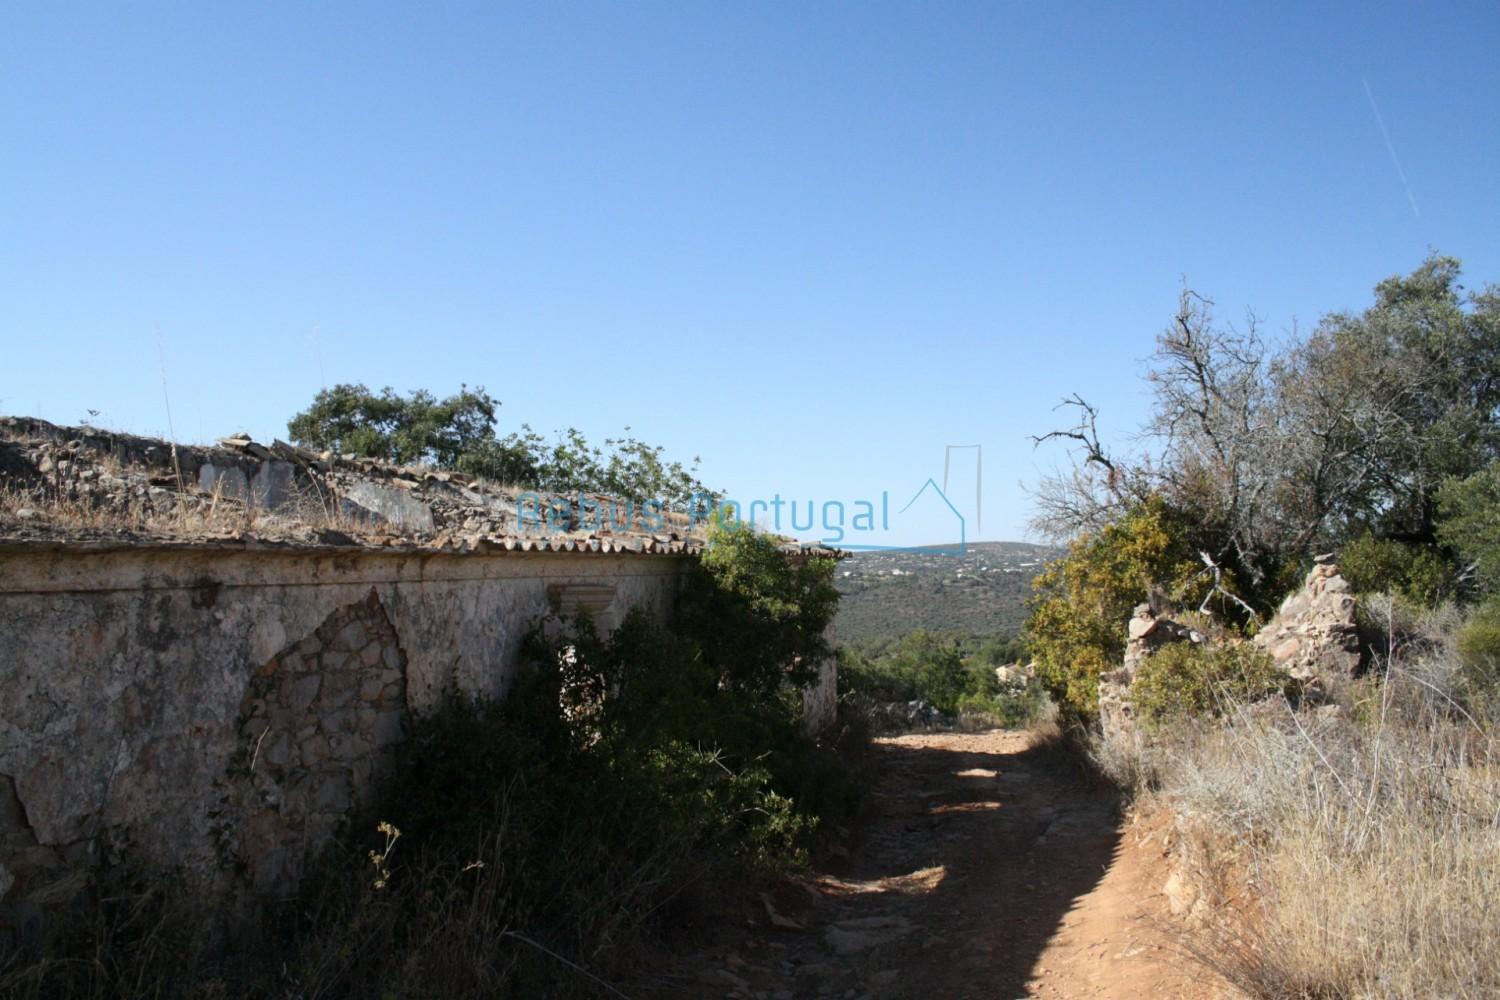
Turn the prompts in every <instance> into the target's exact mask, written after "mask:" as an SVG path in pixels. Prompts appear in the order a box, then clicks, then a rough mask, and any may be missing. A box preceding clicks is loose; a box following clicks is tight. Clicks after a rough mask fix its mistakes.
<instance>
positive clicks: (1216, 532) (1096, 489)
mask: <svg viewBox="0 0 1500 1000" xmlns="http://www.w3.org/2000/svg"><path fill="white" fill-rule="evenodd" d="M1459 275H1460V270H1459V264H1458V262H1457V261H1456V260H1453V259H1452V258H1448V257H1441V256H1437V255H1434V256H1432V257H1429V258H1428V259H1427V260H1426V261H1425V262H1424V263H1423V264H1422V265H1421V267H1419V268H1418V269H1417V270H1416V271H1414V272H1413V273H1412V274H1410V275H1407V276H1404V277H1393V278H1389V279H1387V280H1385V281H1383V282H1381V283H1380V284H1379V285H1378V286H1377V287H1376V289H1375V303H1374V305H1372V306H1371V307H1370V308H1368V309H1366V310H1365V311H1364V312H1361V313H1358V314H1346V313H1334V314H1331V315H1329V316H1327V317H1325V318H1324V319H1323V320H1322V322H1320V323H1319V324H1318V326H1317V328H1316V329H1315V330H1314V331H1313V333H1312V334H1311V335H1310V336H1307V337H1304V338H1299V337H1296V336H1295V335H1294V336H1293V337H1291V338H1290V340H1289V342H1288V343H1286V344H1284V345H1272V344H1268V343H1266V342H1265V341H1264V340H1263V339H1262V338H1261V337H1260V335H1259V333H1258V330H1257V327H1256V322H1255V319H1254V317H1251V318H1250V320H1249V322H1248V324H1247V326H1246V328H1245V329H1244V330H1243V331H1240V330H1236V329H1234V328H1232V327H1224V326H1222V325H1220V324H1219V323H1217V322H1216V321H1215V319H1214V316H1213V312H1212V306H1213V303H1212V302H1211V301H1209V300H1208V299H1205V298H1203V297H1201V296H1199V295H1196V294H1195V293H1193V292H1191V291H1184V292H1183V294H1182V296H1181V299H1180V301H1179V305H1178V310H1177V314H1176V316H1175V317H1174V319H1173V322H1172V324H1171V325H1170V326H1169V327H1168V328H1167V329H1166V330H1165V331H1164V332H1163V333H1162V334H1161V335H1160V336H1159V337H1158V338H1157V349H1156V352H1155V354H1154V355H1153V358H1152V367H1151V370H1150V373H1149V375H1148V376H1147V377H1148V380H1149V381H1150V382H1151V384H1152V387H1153V389H1154V393H1155V401H1154V405H1153V408H1152V415H1151V419H1150V420H1149V421H1148V423H1147V425H1146V427H1145V435H1144V439H1145V442H1146V445H1145V448H1144V450H1143V452H1142V453H1141V454H1140V455H1137V456H1133V457H1126V458H1121V457H1117V456H1114V455H1110V454H1107V453H1106V452H1105V450H1104V449H1103V447H1102V446H1101V445H1100V443H1099V437H1098V433H1097V431H1096V423H1097V416H1098V414H1097V412H1096V411H1095V410H1094V408H1093V407H1091V406H1090V405H1089V404H1088V403H1087V402H1086V401H1084V400H1083V399H1082V398H1081V397H1078V396H1074V397H1073V398H1072V399H1070V400H1069V401H1068V403H1069V405H1071V406H1073V407H1074V408H1075V409H1076V410H1077V411H1078V412H1079V413H1080V414H1081V419H1080V421H1079V422H1078V424H1076V425H1075V426H1073V427H1071V428H1067V429H1064V430H1061V431H1053V432H1051V433H1049V434H1045V435H1042V436H1041V437H1039V438H1037V439H1035V440H1037V441H1038V442H1039V443H1040V442H1042V441H1048V440H1054V439H1064V440H1072V441H1075V442H1077V447H1076V448H1075V452H1074V461H1073V466H1072V469H1071V470H1069V471H1068V472H1066V473H1064V474H1062V475H1058V476H1053V477H1050V478H1048V479H1047V480H1044V482H1043V483H1042V485H1041V487H1040V488H1039V489H1038V491H1037V502H1038V508H1039V509H1038V514H1037V517H1036V519H1035V524H1036V526H1037V527H1039V528H1041V529H1042V530H1043V531H1044V532H1046V533H1048V534H1050V535H1052V536H1055V537H1056V536H1061V537H1072V536H1074V535H1077V534H1082V533H1097V532H1098V531H1099V530H1101V528H1102V527H1103V526H1105V525H1107V524H1109V523H1111V522H1112V521H1114V520H1115V519H1118V518H1119V517H1121V516H1122V515H1123V513H1124V512H1125V511H1126V510H1129V509H1131V507H1132V506H1133V505H1135V504H1138V503H1139V502H1140V500H1141V498H1142V497H1143V496H1148V495H1151V494H1160V495H1161V496H1162V497H1164V498H1165V499H1166V500H1167V501H1168V502H1169V503H1170V504H1171V505H1172V506H1173V507H1174V508H1176V509H1178V510H1180V511H1183V512H1184V513H1185V514H1186V515H1188V517H1187V520H1188V522H1189V523H1191V524H1192V525H1193V529H1192V530H1193V533H1194V536H1195V538H1194V544H1195V546H1196V547H1197V548H1198V551H1199V552H1200V555H1201V558H1202V559H1203V560H1204V561H1205V562H1207V563H1209V564H1211V565H1212V566H1213V567H1217V568H1218V571H1219V572H1228V573H1232V574H1234V575H1236V576H1237V577H1238V578H1239V580H1240V581H1241V585H1242V586H1244V587H1246V588H1248V592H1247V593H1246V595H1245V596H1246V597H1247V599H1248V601H1249V603H1250V604H1251V605H1256V606H1262V607H1263V606H1265V604H1266V603H1267V602H1268V601H1274V599H1275V598H1276V597H1277V596H1279V595H1278V593H1277V590H1278V588H1279V587H1280V586H1282V585H1284V583H1285V581H1286V578H1287V574H1288V567H1289V565H1291V564H1294V563H1297V562H1298V561H1300V560H1303V559H1305V558H1306V557H1307V556H1308V555H1309V554H1310V552H1311V551H1314V550H1320V549H1330V548H1338V547H1340V546H1341V545H1343V544H1344V543H1346V542H1348V541H1350V540H1352V539H1354V538H1358V537H1361V536H1363V535H1365V534H1373V535H1375V536H1377V537H1388V538H1394V539H1398V540H1400V541H1403V542H1407V543H1415V544H1419V545H1428V546H1430V545H1432V544H1433V543H1434V542H1435V540H1436V537H1437V535H1436V527H1437V513H1438V506H1437V495H1438V489H1439V487H1440V486H1441V484H1442V483H1443V482H1444V481H1445V480H1446V479H1448V478H1449V477H1452V476H1467V475H1471V474H1473V473H1474V472H1476V471H1478V470H1479V469H1481V468H1483V467H1484V465H1485V463H1487V462H1489V461H1490V460H1492V459H1494V458H1496V457H1497V456H1500V292H1497V291H1496V290H1494V289H1487V290H1486V291H1484V292H1482V293H1479V294H1473V293H1468V294H1466V293H1465V292H1464V290H1463V288H1462V286H1461V285H1460V284H1459V283H1458V278H1459Z"/></svg>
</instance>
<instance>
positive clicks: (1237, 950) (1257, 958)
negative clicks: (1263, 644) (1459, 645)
mask: <svg viewBox="0 0 1500 1000" xmlns="http://www.w3.org/2000/svg"><path fill="white" fill-rule="evenodd" d="M1455 623H1456V618H1455V617H1454V616H1453V615H1452V614H1451V613H1450V614H1447V615H1446V616H1438V617H1437V618H1435V619H1434V621H1433V622H1431V623H1429V625H1436V626H1439V627H1432V628H1429V629H1428V631H1427V637H1426V641H1424V642H1420V643H1415V644H1413V645H1412V646H1410V647H1409V649H1408V651H1407V653H1405V654H1400V653H1398V654H1397V655H1396V657H1395V658H1394V659H1393V660H1391V661H1390V663H1389V667H1390V669H1389V673H1388V675H1387V679H1386V680H1385V682H1383V683H1379V684H1376V683H1373V682H1372V683H1370V684H1368V685H1366V686H1364V687H1362V688H1356V689H1355V690H1353V691H1352V692H1351V694H1352V695H1353V699H1352V700H1351V701H1350V702H1349V703H1348V704H1347V705H1345V706H1343V707H1342V711H1338V712H1332V711H1329V712H1325V713H1323V714H1321V715H1320V714H1319V713H1316V712H1299V713H1293V712H1292V711H1291V710H1290V709H1289V708H1286V707H1285V706H1281V707H1279V708H1276V707H1274V706H1269V707H1268V706H1257V707H1255V708H1254V709H1249V708H1241V709H1239V710H1237V711H1235V712H1233V713H1231V714H1230V716H1229V717H1228V718H1227V720H1226V721H1224V722H1223V723H1218V724H1214V725H1212V726H1207V725H1205V726H1199V727H1196V728H1194V727H1190V726H1185V727H1182V728H1180V729H1178V730H1177V731H1175V732H1174V733H1172V734H1170V735H1169V736H1168V737H1167V738H1165V739H1161V740H1157V741H1155V742H1153V743H1151V744H1147V745H1134V746H1119V745H1116V746H1099V747H1096V750H1095V755H1096V760H1097V761H1098V763H1099V766H1100V767H1101V769H1103V770H1106V771H1107V772H1109V773H1111V774H1112V775H1113V776H1114V777H1115V778H1116V779H1117V780H1120V781H1123V782H1127V783H1131V784H1132V785H1133V786H1134V787H1135V788H1137V789H1138V791H1139V793H1140V795H1141V801H1142V804H1143V805H1144V806H1145V807H1147V808H1150V807H1152V806H1161V807H1166V808H1169V809H1171V811H1172V812H1173V813H1174V814H1175V816H1176V818H1177V823H1178V828H1179V830H1180V831H1181V832H1182V833H1183V834H1185V836H1184V837H1182V838H1181V842H1182V843H1185V844H1188V845H1190V846H1191V848H1192V849H1191V850H1189V851H1188V857H1187V859H1186V860H1187V861H1188V863H1189V868H1190V870H1191V873H1192V874H1193V875H1194V876H1195V881H1196V882H1197V883H1198V885H1197V888H1198V889H1199V890H1200V891H1201V892H1203V893H1204V894H1205V895H1206V896H1207V897H1208V898H1209V899H1210V900H1212V901H1215V902H1217V903H1218V906H1217V907H1216V908H1214V909H1212V910H1211V915H1210V916H1209V918H1208V919H1207V920H1206V921H1205V922H1203V924H1202V925H1201V926H1200V927H1199V928H1198V930H1197V931H1196V932H1195V934H1194V936H1193V939H1192V940H1191V941H1190V942H1189V944H1190V946H1191V947H1192V948H1193V949H1194V950H1195V951H1196V952H1197V953H1198V954H1199V955H1200V956H1202V957H1203V958H1204V959H1205V960H1206V961H1208V962H1209V963H1210V964H1211V965H1213V966H1214V967H1216V968H1218V969H1219V970H1220V971H1221V972H1223V973H1224V974H1225V975H1226V976H1227V977H1228V978H1229V979H1230V980H1231V981H1233V982H1235V983H1236V984H1237V985H1239V986H1240V987H1241V988H1243V989H1245V990H1246V991H1247V992H1249V993H1250V994H1252V995H1255V996H1263V997H1412V998H1415V997H1438V996H1441V997H1494V996H1497V995H1500V949H1496V948H1495V947H1494V942H1496V941H1500V905H1497V903H1496V901H1497V900H1500V737H1497V734H1496V731H1495V730H1494V729H1493V728H1492V727H1490V726H1489V725H1487V724H1486V723H1485V722H1484V721H1483V720H1481V719H1476V718H1474V717H1473V715H1472V714H1471V713H1470V712H1468V711H1467V710H1466V708H1465V707H1464V706H1463V705H1462V704H1460V703H1459V702H1458V700H1456V699H1455V697H1454V696H1453V694H1452V690H1451V688H1450V686H1449V685H1450V682H1451V681H1452V678H1453V676H1454V672H1455V671H1454V667H1453V663H1454V658H1453V655H1452V645H1451V640H1452V636H1453V633H1454V631H1455V628H1454V625H1455ZM1236 895H1238V896H1241V897H1244V898H1245V899H1248V900H1249V902H1248V903H1245V904H1244V905H1240V904H1241V903H1243V900H1240V901H1238V902H1237V901H1236V900H1235V899H1234V898H1233V897H1235V896H1236Z"/></svg>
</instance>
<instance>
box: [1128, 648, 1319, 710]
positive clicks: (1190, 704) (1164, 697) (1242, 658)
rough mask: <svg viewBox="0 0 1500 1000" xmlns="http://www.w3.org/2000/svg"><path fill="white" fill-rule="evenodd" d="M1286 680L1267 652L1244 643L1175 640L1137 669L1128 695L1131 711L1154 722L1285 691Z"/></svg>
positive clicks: (1219, 708) (1287, 680)
mask: <svg viewBox="0 0 1500 1000" xmlns="http://www.w3.org/2000/svg"><path fill="white" fill-rule="evenodd" d="M1289 680H1290V679H1289V678H1288V677H1287V675H1286V674H1284V673H1282V672H1281V671H1280V670H1277V669H1276V666H1275V664H1274V663H1273V662H1272V660H1271V657H1270V656H1269V655H1267V654H1266V653H1265V652H1263V651H1262V650H1259V649H1257V648H1255V647H1254V646H1252V645H1250V644H1249V643H1238V644H1235V645H1206V644H1199V643H1191V642H1178V643H1173V644H1171V645H1169V646H1164V647H1162V648H1161V649H1158V650H1157V651H1156V652H1155V653H1153V654H1152V655H1151V656H1150V657H1149V658H1148V659H1147V660H1146V662H1145V663H1143V664H1141V666H1140V667H1139V669H1137V670H1136V674H1135V681H1134V683H1132V685H1131V688H1130V700H1131V704H1132V705H1133V706H1134V708H1135V712H1136V717H1137V718H1139V719H1141V720H1142V721H1143V722H1144V723H1145V724H1146V725H1148V726H1155V725H1157V724H1159V723H1162V722H1165V721H1167V720H1170V719H1176V718H1185V717H1194V716H1203V715H1219V714H1220V713H1221V712H1222V711H1223V709H1224V707H1225V706H1226V705H1228V704H1231V703H1234V702H1243V701H1255V700H1258V699H1260V698H1264V697H1266V696H1267V695H1271V694H1276V693H1277V692H1279V691H1284V690H1285V689H1286V687H1287V684H1288V682H1289Z"/></svg>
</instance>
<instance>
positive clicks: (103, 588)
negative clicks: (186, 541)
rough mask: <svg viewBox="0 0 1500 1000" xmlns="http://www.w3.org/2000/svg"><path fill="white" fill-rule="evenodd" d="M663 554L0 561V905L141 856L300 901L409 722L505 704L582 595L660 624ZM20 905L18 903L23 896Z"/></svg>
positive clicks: (214, 552)
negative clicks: (464, 707) (523, 666)
mask: <svg viewBox="0 0 1500 1000" xmlns="http://www.w3.org/2000/svg"><path fill="white" fill-rule="evenodd" d="M682 568H683V560H682V559H680V558H677V557H668V556H640V555H610V554H592V553H591V554H575V553H548V552H501V553H495V554H493V555H486V554H463V555H446V554H442V553H433V552H421V551H404V552H390V553H384V552H379V551H370V550H359V551H355V552H349V551H326V550H320V551H308V550H295V549H260V550H257V549H253V548H244V547H241V548H215V547H191V546H188V547H176V548H174V547H168V546H153V547H134V548H119V549H113V550H92V551H90V550H87V549H81V548H80V547H77V546H74V547H64V546H37V545H32V546H11V547H8V548H0V899H3V898H4V895H5V893H6V892H7V890H9V889H10V888H11V886H12V884H13V883H14V882H15V881H16V880H17V879H20V880H22V881H23V882H24V881H25V880H26V878H27V876H28V873H35V872H40V871H44V870H46V869H50V868H54V867H56V866H57V865H58V864H70V863H71V864H83V863H93V862H99V861H103V862H106V863H108V862H111V861H115V860H118V859H119V858H120V857H125V856H129V857H134V858H137V859H144V860H147V861H149V862H152V863H159V864H164V865H168V866H180V867H181V868H182V869H184V870H186V871H189V872H200V873H222V872H224V871H226V870H237V871H238V872H240V873H241V874H242V875H244V876H246V877H247V878H248V879H249V881H250V882H252V883H253V884H255V885H256V886H257V887H259V888H261V889H262V890H270V891H273V892H275V891H278V890H282V891H290V890H291V889H292V888H294V885H295V881H296V878H297V877H298V874H299V873H300V871H301V870H302V867H303V865H304V864H305V862H306V860H307V859H308V858H309V857H310V856H311V854H312V853H313V852H315V851H316V850H317V849H318V848H319V847H320V846H321V844H322V843H323V842H325V841H326V839H327V836H328V835H329V834H331V832H332V831H333V829H334V828H335V827H336V826H337V824H338V823H339V822H340V821H341V820H342V819H343V818H344V817H345V816H346V815H348V814H349V812H350V811H351V810H352V809H354V808H355V807H357V806H358V805H359V804H360V803H361V802H362V801H363V796H364V795H365V794H366V793H367V792H368V790H369V788H370V787H371V786H372V783H373V782H374V780H375V778H377V777H378V775H379V773H380V769H381V768H382V766H383V765H384V764H385V763H386V762H387V761H388V758H389V753H388V751H389V749H390V747H391V746H392V745H394V744H395V743H397V742H399V741H400V739H401V738H402V737H403V735H404V732H405V728H406V726H407V724H408V722H409V718H410V713H411V712H421V711H423V710H425V709H427V708H430V707H432V706H434V705H435V704H436V703H437V702H438V700H439V699H440V698H441V696H442V695H443V693H444V691H445V690H447V689H450V688H453V689H458V690H461V691H465V692H469V693H473V694H481V695H487V696H500V695H502V694H503V693H504V691H505V688H506V686H507V684H508V682H509V679H510V676H511V674H512V672H513V670H514V669H515V667H516V666H517V664H518V661H519V655H520V645H521V641H522V639H523V637H524V635H525V634H526V632H527V631H528V630H529V629H530V628H531V626H532V625H533V624H534V623H535V622H537V621H538V620H539V619H541V618H543V617H545V616H546V615H547V614H549V613H550V612H551V611H552V610H553V609H555V608H556V607H557V605H558V603H559V594H561V595H563V597H562V603H564V604H566V603H567V597H566V595H567V593H568V590H569V588H570V587H577V588H580V589H581V590H584V591H586V592H588V593H589V595H590V600H591V602H594V603H596V604H597V603H598V602H599V600H600V598H599V595H600V593H604V594H605V595H606V598H605V599H606V600H607V595H608V592H609V590H610V589H612V590H613V592H614V597H613V600H612V601H609V603H608V604H607V606H606V607H605V609H604V613H603V614H601V615H599V616H598V618H599V620H600V621H601V624H605V625H612V624H614V623H616V622H617V621H618V619H619V617H620V616H621V615H622V614H623V612H624V611H625V610H626V609H628V608H630V607H635V606H646V607H650V608H652V609H654V610H656V611H659V612H663V613H666V612H669V610H670V607H671V604H672V600H673V598H674V596H675V594H676V591H677V586H678V580H679V575H680V572H681V570H682ZM18 891H19V890H18Z"/></svg>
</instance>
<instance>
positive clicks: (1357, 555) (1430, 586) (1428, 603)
mask: <svg viewBox="0 0 1500 1000" xmlns="http://www.w3.org/2000/svg"><path fill="white" fill-rule="evenodd" d="M1339 570H1340V572H1341V573H1342V574H1343V576H1344V578H1345V579H1346V580H1348V581H1349V584H1350V586H1352V587H1353V588H1354V590H1355V592H1357V593H1361V594H1373V593H1392V594H1400V595H1401V596H1402V597H1404V598H1406V599H1407V600H1408V601H1411V602H1412V603H1414V604H1416V605H1418V606H1420V607H1427V608H1430V607H1433V606H1435V605H1436V604H1438V603H1439V602H1440V601H1441V600H1442V599H1443V598H1444V597H1445V596H1446V595H1449V594H1451V593H1452V591H1453V580H1454V571H1453V566H1452V564H1451V562H1450V561H1449V560H1447V559H1445V558H1444V557H1443V554H1442V553H1441V552H1440V551H1438V550H1437V549H1436V548H1435V547H1433V546H1431V545H1414V544H1410V543H1406V542H1399V541H1396V540H1395V539H1392V538H1377V537H1375V536H1374V535H1369V534H1366V535H1361V536H1360V537H1359V538H1356V539H1355V540H1354V541H1352V542H1350V543H1349V544H1348V545H1346V546H1344V550H1343V551H1342V552H1341V553H1340V554H1339Z"/></svg>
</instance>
